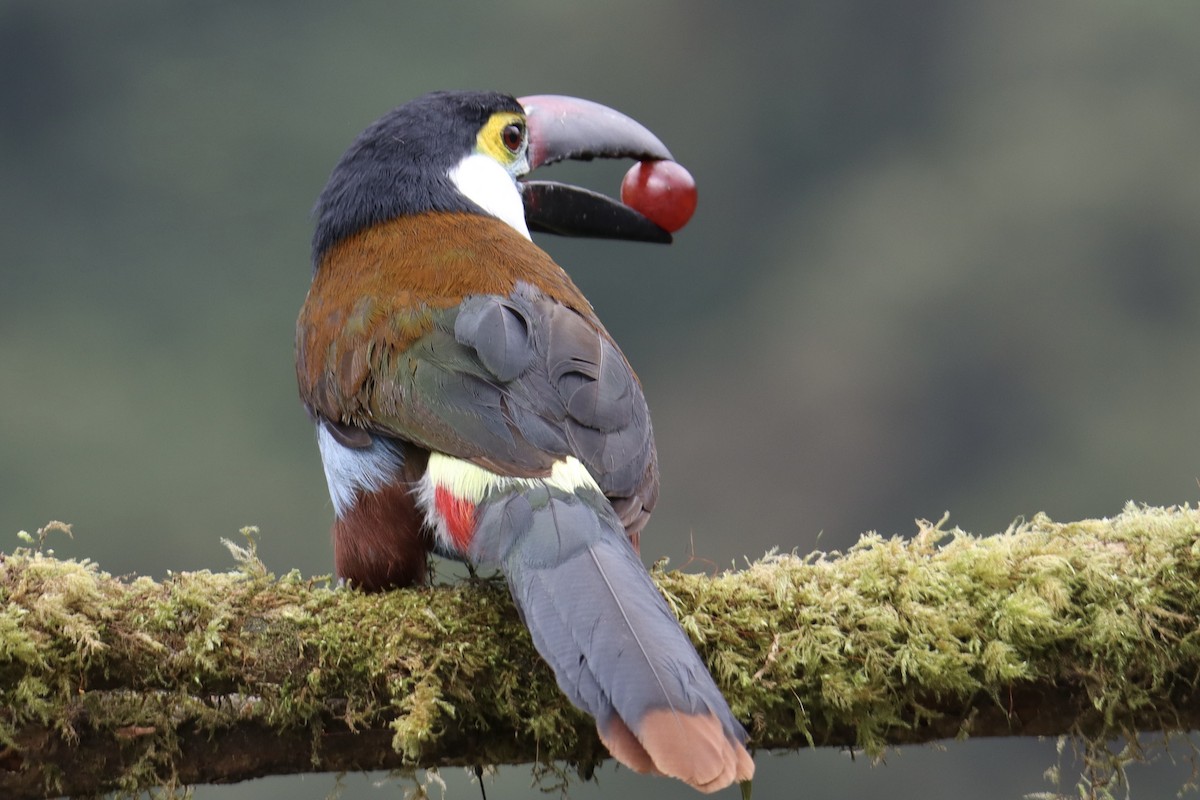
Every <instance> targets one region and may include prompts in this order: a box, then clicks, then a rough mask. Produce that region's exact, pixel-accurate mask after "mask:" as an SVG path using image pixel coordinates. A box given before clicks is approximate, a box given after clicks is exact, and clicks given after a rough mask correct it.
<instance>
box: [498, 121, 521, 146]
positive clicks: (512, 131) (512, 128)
mask: <svg viewBox="0 0 1200 800" xmlns="http://www.w3.org/2000/svg"><path fill="white" fill-rule="evenodd" d="M500 140H501V141H502V142H504V146H505V147H507V148H508V150H509V152H511V153H516V152H518V151H519V150H520V149H521V143H522V142H524V141H525V126H524V125H522V124H521V123H519V122H511V123H509V124H508V125H505V126H504V130H502V131H500Z"/></svg>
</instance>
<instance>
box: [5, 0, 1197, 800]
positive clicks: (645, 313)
mask: <svg viewBox="0 0 1200 800" xmlns="http://www.w3.org/2000/svg"><path fill="white" fill-rule="evenodd" d="M0 76H2V77H0V243H2V244H3V255H2V256H0V277H2V278H3V289H2V290H0V374H2V375H3V376H4V378H3V380H2V381H0V531H5V530H7V531H13V532H15V531H16V530H18V529H20V528H32V527H36V526H39V525H41V524H43V523H44V522H45V521H46V520H48V519H52V518H54V519H65V520H68V521H70V522H72V523H74V525H75V531H76V534H77V538H76V539H75V540H74V541H73V542H67V543H64V544H63V545H62V546H61V547H60V550H61V551H62V552H63V554H64V555H80V556H91V557H94V558H96V559H98V560H99V561H100V562H101V563H103V564H105V566H106V568H108V569H111V570H114V571H116V572H118V573H119V572H138V573H148V574H154V575H162V574H163V573H164V572H165V571H166V570H167V569H192V568H200V567H209V566H214V565H220V564H222V563H223V558H224V554H223V551H222V549H221V547H220V544H219V541H218V540H219V537H220V536H222V535H229V534H230V533H232V532H233V531H236V530H238V529H239V528H240V527H241V526H243V525H246V524H256V525H259V526H260V527H261V529H262V531H263V541H262V544H261V547H260V553H261V555H262V556H263V558H264V559H265V561H266V562H267V563H268V565H269V566H270V567H271V568H272V569H275V570H279V571H285V570H288V569H291V568H298V569H300V570H302V571H303V572H305V573H307V574H312V573H320V572H326V571H328V570H329V568H330V561H331V558H330V556H331V550H330V546H329V544H328V538H327V526H328V521H329V519H330V517H331V514H332V510H331V507H330V504H329V502H328V499H327V498H326V496H325V488H324V481H323V477H322V474H321V469H320V465H319V461H318V458H317V454H316V448H315V447H314V441H313V435H312V432H311V428H310V427H309V425H308V423H307V420H306V419H305V418H304V414H303V412H302V411H301V409H300V407H299V404H298V401H297V400H296V397H295V389H294V379H293V376H292V366H291V362H292V329H293V323H294V318H295V313H296V310H297V309H298V307H299V305H300V302H301V301H302V299H303V296H304V292H305V289H306V286H307V282H308V276H309V270H310V266H309V263H308V237H309V235H310V233H311V227H310V220H309V218H308V213H309V210H310V208H311V204H312V201H313V199H314V198H315V196H316V194H317V192H318V191H319V190H320V187H321V185H322V183H323V181H324V179H325V177H326V176H327V175H328V171H329V169H330V168H331V167H332V165H333V163H334V161H335V160H336V159H337V157H338V155H339V154H340V153H341V151H342V150H343V149H344V148H345V147H346V145H347V144H348V143H349V142H350V140H351V139H352V138H353V136H354V135H355V134H356V133H357V132H358V131H359V130H361V129H362V128H363V127H364V126H365V125H366V124H367V123H369V122H370V121H371V120H372V119H374V118H375V117H377V116H378V115H379V114H381V113H382V112H383V111H385V110H387V109H388V108H389V107H391V106H393V105H396V104H398V103H400V102H402V101H404V100H406V99H408V98H410V97H412V96H414V95H416V94H419V93H421V92H423V91H426V90H428V89H433V88H440V87H446V88H450V87H490V88H499V89H505V90H510V91H512V92H514V93H516V94H522V93H530V92H562V93H568V94H575V95H579V96H583V97H589V98H592V99H595V100H599V101H602V102H606V103H609V104H611V105H614V106H616V107H619V108H621V109H622V110H624V111H626V112H627V113H630V114H631V115H632V116H634V117H636V118H638V119H639V120H641V121H643V122H644V123H646V124H647V125H648V126H649V127H651V128H652V129H654V130H655V131H656V132H657V133H658V134H659V135H660V136H661V137H662V138H663V139H664V141H666V142H667V143H668V144H669V145H670V146H671V148H672V150H673V151H674V153H675V155H676V156H677V157H678V158H679V159H680V160H681V161H682V162H683V163H684V164H686V165H687V166H688V167H689V169H691V170H692V172H693V174H694V175H695V176H696V178H697V181H698V183H699V186H700V192H701V203H700V209H699V212H698V213H697V215H696V218H695V219H694V220H693V222H692V224H691V226H690V227H689V228H688V229H687V230H685V231H684V232H683V234H682V235H680V236H679V237H678V241H677V243H676V244H675V245H674V246H672V247H670V248H653V247H646V246H638V245H630V244H612V243H600V242H576V241H558V240H550V239H548V240H545V241H544V242H543V245H544V246H545V247H547V248H548V249H549V250H550V251H551V252H552V253H553V254H554V255H555V256H556V258H558V259H559V261H560V262H561V263H563V264H565V265H566V266H567V267H568V268H569V270H570V271H571V273H572V275H573V276H574V277H575V279H576V280H577V282H578V283H579V284H580V286H581V287H582V288H583V289H584V291H585V292H586V293H587V294H588V296H589V297H590V298H591V299H592V300H593V302H594V303H595V305H596V306H597V309H598V310H599V312H600V315H601V317H602V318H603V319H604V320H605V322H606V324H607V325H608V326H609V328H610V330H612V332H613V334H614V335H615V337H616V338H617V340H618V341H619V342H621V344H622V346H623V348H624V349H625V351H626V354H627V355H628V356H629V358H630V360H631V361H632V362H633V364H634V365H635V367H636V368H637V369H638V371H639V374H640V375H641V377H642V379H643V381H644V383H645V384H646V387H647V392H648V396H649V400H650V404H651V409H652V411H653V413H654V418H655V425H656V430H657V433H658V441H659V450H660V454H661V461H662V467H663V497H662V502H661V504H660V506H659V509H660V510H659V511H658V512H657V513H656V515H655V519H654V522H653V523H652V525H651V527H650V528H649V529H648V531H647V535H646V537H645V539H644V551H645V553H646V554H647V555H648V556H649V557H651V558H654V557H658V556H659V555H662V554H666V555H670V556H671V557H672V559H673V560H674V563H676V564H681V563H684V562H687V561H688V560H689V558H690V557H692V556H694V557H695V559H696V564H697V566H703V565H704V564H706V563H710V562H716V563H720V564H727V563H729V562H730V560H731V559H735V558H739V557H740V556H742V555H747V556H751V557H754V556H758V555H761V554H762V553H763V552H764V551H765V550H767V549H768V548H769V547H771V546H773V545H779V546H781V547H782V548H784V549H790V548H793V547H794V548H798V549H799V550H800V551H801V552H804V551H807V550H810V549H812V548H813V547H814V546H815V545H816V544H817V542H818V539H819V541H820V546H821V547H823V548H838V547H844V546H845V545H847V544H848V543H849V542H850V541H852V540H853V538H854V537H855V536H857V534H858V532H859V531H861V530H865V529H878V530H880V531H883V532H885V533H887V532H892V531H903V530H908V529H909V525H910V520H911V519H913V518H914V517H934V518H936V517H938V516H940V514H941V512H942V511H943V510H944V509H949V510H951V511H952V512H953V517H952V519H953V520H954V521H955V522H957V523H959V524H962V525H963V526H964V527H967V528H971V529H976V530H983V529H997V528H1003V527H1004V526H1005V525H1006V524H1007V523H1008V522H1009V521H1010V520H1011V519H1012V517H1014V516H1016V515H1018V514H1021V515H1032V514H1033V513H1035V512H1037V511H1047V512H1048V513H1050V514H1051V515H1052V516H1054V517H1058V518H1076V517H1084V516H1096V515H1101V514H1105V513H1115V512H1116V511H1117V510H1118V509H1119V508H1120V507H1121V506H1122V504H1123V503H1124V501H1125V500H1127V499H1135V500H1140V501H1146V502H1150V503H1166V504H1169V503H1175V502H1183V501H1187V500H1191V499H1193V498H1195V496H1196V492H1197V485H1196V480H1197V475H1200V463H1198V462H1200V456H1198V454H1200V428H1198V427H1197V425H1196V424H1195V419H1196V397H1198V396H1200V370H1197V369H1196V364H1198V363H1200V314H1197V313H1196V310H1197V309H1198V308H1200V269H1197V264H1196V262H1197V253H1200V226H1198V225H1197V220H1198V218H1200V168H1197V159H1196V155H1195V152H1196V147H1195V141H1196V138H1197V131H1200V94H1197V93H1196V91H1195V86H1196V85H1197V82H1198V80H1200V6H1196V5H1194V4H1181V3H1166V2H1155V1H1151V2H1143V3H1137V4H1128V3H1115V2H1095V3H1088V4H1084V3H1058V4H1044V3H1037V2H1033V0H1019V1H1018V2H1012V3H1004V4H992V5H986V4H976V5H963V4H955V3H949V2H945V1H944V0H941V1H939V0H920V1H919V2H915V3H905V4H879V3H864V2H848V3H835V4H800V3H793V4H784V3H758V4H746V3H742V4H723V3H716V2H709V1H708V0H703V1H702V2H692V3H685V2H674V3H671V2H663V3H655V4H645V3H637V4H635V3H633V2H630V0H615V2H610V3H607V4H605V5H604V6H602V7H599V6H595V5H586V4H578V5H576V4H560V3H553V2H548V1H547V0H518V2H514V3H506V4H474V5H459V4H404V5H397V4H391V3H380V2H369V1H368V0H348V1H347V2H344V3H337V4H334V3H329V4H307V5H297V4H290V3H284V2H270V1H268V0H242V1H240V2H233V0H212V1H211V2H207V3H188V2H182V1H181V0H176V1H175V2H167V1H166V0H107V2H104V3H95V2H88V1H87V0H3V2H0ZM607 167H608V168H609V169H607V170H606V169H605V168H604V167H603V166H596V165H593V167H591V168H586V169H585V168H583V167H580V168H577V171H576V172H574V173H571V172H567V171H564V172H562V173H560V174H562V175H578V176H582V178H584V179H586V180H588V182H589V185H592V186H593V187H594V188H600V189H606V190H608V191H613V192H615V190H616V187H617V181H618V180H619V174H620V172H621V170H622V169H623V167H622V166H614V165H607ZM555 169H558V168H555ZM551 177H553V176H551ZM995 747H1003V745H995ZM1014 747H1016V750H1017V752H1018V753H1023V752H1025V751H1026V750H1024V749H1022V748H1026V749H1030V748H1032V745H1028V744H1027V745H1017V746H1014ZM970 752H976V753H981V754H983V755H981V756H978V757H977V758H983V759H987V758H988V756H987V755H986V754H987V753H989V752H995V750H985V749H983V748H981V747H978V746H973V749H971V750H970ZM1036 752H1038V753H1039V754H1040V758H1041V759H1042V763H1041V765H1040V766H1034V767H1032V768H1031V770H1030V771H1029V772H1028V773H1026V774H1023V775H1021V776H1020V778H1019V780H1020V782H1019V783H1015V784H1014V783H1013V781H1014V780H1018V778H1017V777H1015V776H1014V774H1013V772H1012V771H1011V770H1007V769H1006V770H1002V771H1001V774H1000V775H997V776H992V777H995V779H996V780H995V785H996V786H997V787H1004V786H1007V787H1009V789H1010V791H1009V794H1010V795H1011V794H1012V792H1015V791H1017V789H1016V788H1013V787H1014V786H1016V787H1018V788H1019V789H1022V790H1035V789H1037V788H1038V786H1039V781H1040V778H1039V774H1040V769H1041V767H1044V766H1045V765H1046V763H1048V762H1049V761H1050V760H1052V758H1053V756H1052V754H1051V755H1047V753H1048V752H1049V750H1048V749H1047V748H1042V749H1040V750H1036ZM925 757H928V758H930V759H934V758H936V759H938V760H937V761H936V762H933V761H931V762H930V763H936V764H938V765H939V768H940V769H941V768H944V769H947V770H948V769H949V767H948V766H946V765H948V764H949V763H950V762H949V760H948V759H946V758H945V757H943V756H938V755H936V754H927V753H922V754H920V755H918V754H914V753H906V758H907V759H909V760H910V761H911V760H913V759H919V758H925ZM1016 757H1019V756H1013V758H1016ZM830 758H833V759H834V760H833V761H832V762H830V761H829V759H830ZM894 761H895V759H893V762H894ZM768 762H769V759H768ZM789 763H790V764H795V763H803V764H806V765H809V767H810V768H811V766H812V765H814V764H817V763H820V764H825V765H826V772H831V773H836V774H839V775H840V774H841V773H839V772H838V770H842V769H846V767H845V765H844V764H841V762H840V761H838V760H836V757H835V756H830V755H829V754H826V755H824V756H822V755H819V754H817V755H813V756H812V757H811V758H810V757H809V756H807V755H806V756H802V757H798V758H796V759H791V760H789ZM789 769H794V767H790V766H789V767H786V768H784V767H781V768H780V770H781V773H774V770H773V768H772V767H767V768H766V769H764V770H763V774H764V775H771V774H782V773H783V772H786V771H787V770H789ZM979 769H980V767H979V764H978V763H973V764H972V765H971V766H970V767H969V769H968V771H966V772H964V773H963V774H964V775H971V776H974V777H973V778H972V779H971V780H970V782H969V783H967V784H959V785H958V786H957V791H950V789H947V790H946V791H947V794H945V795H944V796H947V797H950V796H961V794H962V791H963V786H964V785H965V786H968V787H971V788H970V790H969V791H974V790H975V788H976V787H977V785H978V784H979V783H982V782H985V781H979V775H980V772H979ZM889 771H890V775H885V776H884V777H883V778H882V779H879V778H876V777H870V776H868V775H867V774H866V773H869V772H871V771H870V770H862V769H860V768H854V769H853V770H852V773H851V774H853V775H854V776H862V777H855V778H854V780H861V781H877V780H884V781H886V783H878V784H877V785H879V786H881V787H886V788H887V789H888V790H889V792H890V793H894V792H895V791H896V790H897V784H896V779H895V777H894V776H895V775H897V774H901V773H902V772H903V768H902V767H900V768H897V767H895V766H894V764H893V765H891V766H889ZM943 777H946V776H943ZM607 778H608V783H607V784H606V785H607V786H608V787H609V788H611V787H612V786H616V785H621V786H625V785H627V784H625V783H619V782H620V781H624V780H625V779H626V778H627V776H624V775H619V776H617V777H613V776H611V775H609V776H607ZM844 779H845V778H837V779H836V780H844ZM925 779H927V771H926V770H925V769H923V768H917V769H914V770H913V780H914V781H915V782H914V783H913V784H912V785H913V787H914V788H913V789H912V791H913V792H918V791H919V792H920V794H921V796H922V797H924V798H936V797H939V796H943V795H939V794H937V793H936V792H935V791H931V787H929V786H923V785H922V780H925ZM780 780H781V781H787V783H783V784H781V785H787V786H792V785H794V778H787V777H782V778H780ZM831 780H834V779H831ZM285 783H286V782H285ZM515 783H516V784H517V785H523V784H522V779H521V778H520V777H518V778H517V779H516V781H515ZM945 783H946V786H948V787H949V786H954V784H953V781H952V780H950V779H949V777H946V781H945ZM306 785H311V784H306ZM628 785H631V786H636V785H638V783H637V782H636V781H633V782H631V783H629V784H628ZM768 785H769V784H768ZM830 785H831V786H832V785H835V784H830ZM865 785H866V784H856V785H855V786H856V787H857V788H855V786H852V787H851V788H848V789H846V790H845V791H847V793H849V794H851V795H857V794H859V793H861V792H862V791H863V789H862V786H865ZM1171 785H1178V781H1175V782H1174V783H1173V784H1171ZM654 786H655V789H656V790H662V787H661V786H660V785H659V784H654ZM323 787H324V785H323ZM918 787H919V788H918ZM810 788H811V790H812V791H811V793H810V792H806V795H807V796H809V797H817V796H819V795H818V794H817V793H816V787H810ZM326 789H327V787H324V788H321V789H317V790H315V791H316V792H317V794H314V796H320V793H323V792H324V791H325V790H326ZM998 790H1001V789H998ZM240 791H251V790H250V789H229V790H225V791H224V792H218V791H217V790H212V796H214V797H216V796H220V797H222V798H226V797H234V796H243V795H239V794H236V793H237V792H240ZM264 791H266V790H264ZM282 791H290V790H286V789H285V790H282ZM830 791H831V792H836V791H837V790H835V789H830ZM939 791H940V790H939ZM245 796H251V795H245ZM826 796H836V795H835V794H828V795H826Z"/></svg>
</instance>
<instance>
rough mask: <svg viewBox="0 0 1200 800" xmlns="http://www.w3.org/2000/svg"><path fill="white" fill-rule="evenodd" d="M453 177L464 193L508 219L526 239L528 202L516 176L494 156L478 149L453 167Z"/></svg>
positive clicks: (494, 213)
mask: <svg viewBox="0 0 1200 800" xmlns="http://www.w3.org/2000/svg"><path fill="white" fill-rule="evenodd" d="M450 180H451V181H453V182H454V185H455V186H457V187H458V190H459V191H460V192H462V193H463V195H464V196H465V197H467V198H469V199H470V200H471V202H473V203H475V204H476V205H477V206H479V207H480V208H482V209H483V210H484V211H486V212H487V213H489V214H491V215H492V216H493V217H496V218H497V219H501V220H503V221H504V222H507V223H508V224H509V226H511V227H512V228H514V229H515V230H516V231H517V232H518V233H520V234H521V235H522V236H524V237H525V238H526V239H529V238H532V237H530V235H529V228H528V227H527V226H526V225H525V205H524V203H522V202H521V191H520V190H519V189H518V188H517V185H516V183H515V182H514V181H513V179H512V176H511V175H509V174H508V172H507V171H505V169H504V167H502V166H500V165H499V164H497V163H496V161H495V159H493V158H491V157H490V156H485V155H481V154H479V153H476V154H475V155H470V156H467V157H466V158H464V159H463V160H462V161H460V162H458V166H456V167H454V168H453V169H452V170H450Z"/></svg>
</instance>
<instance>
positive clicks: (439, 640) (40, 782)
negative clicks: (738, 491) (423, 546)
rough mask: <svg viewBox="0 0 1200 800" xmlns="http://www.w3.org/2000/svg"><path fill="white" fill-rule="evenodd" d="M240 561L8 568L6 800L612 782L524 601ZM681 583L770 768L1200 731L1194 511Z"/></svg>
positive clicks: (673, 586) (685, 610)
mask: <svg viewBox="0 0 1200 800" xmlns="http://www.w3.org/2000/svg"><path fill="white" fill-rule="evenodd" d="M233 549H234V550H235V555H237V556H238V559H239V567H238V569H237V570H235V571H231V572H227V573H216V574H214V573H210V572H197V573H183V574H178V575H173V576H171V577H170V578H169V579H168V580H166V581H163V582H161V583H160V582H155V581H152V580H150V579H148V578H138V579H136V580H133V581H126V580H121V579H117V578H113V577H112V576H110V575H108V574H106V573H104V572H101V571H100V570H99V569H97V568H96V566H95V565H94V564H91V563H88V562H84V563H78V562H74V561H60V560H57V559H54V558H52V557H49V556H47V555H43V554H42V553H40V552H38V551H36V550H32V549H28V548H22V549H19V550H17V551H16V552H15V553H13V554H12V555H8V556H0V600H3V606H2V608H0V700H2V701H3V705H2V706H0V795H2V796H4V797H11V798H33V797H44V796H53V795H56V794H95V793H99V792H105V791H112V790H124V791H128V792H132V791H135V790H137V789H145V788H147V787H150V786H161V785H167V786H172V785H180V784H192V783H206V782H221V783H224V782H231V781H237V780H243V779H246V778H252V777H259V776H263V775H268V774H287V773H295V772H317V771H343V770H365V769H385V768H401V767H403V768H411V767H417V766H435V765H439V766H446V765H455V764H458V765H471V764H509V763H528V762H534V761H540V762H550V761H559V762H567V763H569V764H573V765H575V766H577V767H579V768H580V770H581V771H582V772H584V773H586V772H587V771H588V770H590V769H591V767H592V766H593V765H595V764H596V763H598V762H599V761H601V760H603V759H604V758H605V757H606V754H605V752H604V750H603V748H602V747H601V746H600V744H599V742H598V741H597V739H596V736H595V732H594V729H593V727H592V723H591V721H590V720H589V719H587V718H586V717H585V716H583V715H582V714H580V713H579V712H577V711H575V710H574V709H573V708H571V706H570V704H569V703H568V702H567V701H566V700H565V699H564V698H563V697H562V695H561V694H560V693H559V692H558V691H557V688H556V687H555V685H554V680H553V677H552V676H551V675H550V673H549V671H548V669H547V668H546V667H545V666H544V665H543V664H542V663H541V661H540V660H539V659H538V657H537V656H536V654H535V653H534V651H533V649H532V646H531V644H530V642H529V638H528V636H527V634H526V633H525V632H524V630H523V628H522V626H521V624H520V621H519V620H518V619H517V616H516V613H515V612H514V610H513V607H512V605H511V603H510V602H509V600H508V597H507V593H506V591H505V590H504V588H503V586H501V585H499V584H497V583H495V582H490V583H489V582H468V583H465V584H462V585H458V586H451V587H436V588H430V589H420V590H409V591H397V592H390V593H387V594H376V595H367V594H363V593H359V592H354V591H347V590H338V589H333V588H330V587H329V586H328V585H327V583H326V582H325V581H310V580H306V579H304V578H301V577H300V576H299V575H296V574H289V575H285V576H283V577H282V578H275V577H274V576H272V575H269V574H267V572H266V571H265V569H264V568H263V566H262V564H261V563H260V562H259V561H258V560H257V558H256V557H255V556H254V555H253V553H252V552H249V551H246V550H242V549H241V548H233ZM656 579H657V580H658V583H659V585H660V587H661V588H662V590H663V591H664V593H665V594H666V595H667V597H668V600H669V602H670V603H671V604H672V606H673V607H674V609H675V611H676V612H677V613H678V614H679V615H680V617H681V621H682V624H683V626H684V628H685V629H686V630H687V631H688V633H689V634H690V635H691V636H692V638H693V640H695V641H696V642H697V643H698V646H699V648H700V650H701V653H702V655H704V657H705V658H706V660H707V661H708V663H709V665H710V667H711V668H712V670H713V673H714V675H715V676H716V677H717V680H718V683H719V684H720V685H721V686H722V688H723V689H724V691H725V693H726V696H727V697H728V698H729V701H730V705H731V706H732V708H733V710H734V713H735V714H737V715H738V716H739V717H740V718H742V719H743V720H745V721H746V722H747V723H748V728H749V729H750V731H751V735H752V739H753V742H752V744H753V746H754V747H756V748H759V749H772V750H776V749H796V748H800V747H805V746H828V745H838V746H853V747H858V748H863V749H865V750H866V751H867V752H869V753H878V752H880V751H881V750H882V748H884V747H885V746H886V745H888V744H899V743H911V742H923V741H931V740H935V739H943V738H949V737H964V736H1012V735H1035V734H1036V735H1053V734H1064V733H1066V734H1073V735H1079V736H1085V737H1089V738H1091V739H1094V740H1096V741H1103V740H1104V739H1105V738H1107V737H1112V736H1115V735H1121V734H1125V735H1128V734H1130V733H1132V732H1134V731H1143V730H1167V731H1170V730H1188V729H1194V728H1197V727H1200V694H1198V691H1197V680H1198V679H1200V631H1198V625H1197V619H1198V618H1200V511H1197V510H1194V509H1188V508H1184V509H1155V508H1138V507H1132V506H1131V507H1129V508H1127V509H1126V510H1125V512H1124V513H1122V514H1121V515H1120V516H1119V517H1117V518H1115V519H1112V520H1091V521H1084V522H1077V523H1069V524H1056V523H1053V522H1051V521H1050V520H1049V519H1047V518H1045V517H1041V516H1039V517H1036V518H1035V519H1033V520H1032V521H1031V522H1029V523H1028V524H1022V525H1017V526H1014V527H1013V528H1011V529H1010V530H1008V531H1006V532H1005V533H1003V534H999V535H996V536H991V537H987V538H977V537H974V536H971V535H968V534H965V533H962V532H961V531H947V530H944V529H943V528H942V527H941V525H930V524H927V523H921V524H920V529H919V531H918V533H917V535H916V536H915V537H914V538H912V539H909V540H902V539H899V538H895V539H883V538H881V537H879V536H876V535H867V536H864V537H863V539H862V540H861V541H860V543H859V544H858V545H856V546H855V547H854V548H852V549H851V550H850V551H848V552H847V553H845V554H830V555H813V556H809V557H806V558H797V557H794V556H770V557H768V558H766V559H764V560H762V561H759V562H757V563H755V564H752V565H750V566H749V567H748V568H747V569H746V570H744V571H740V572H736V573H728V574H723V575H719V576H716V577H706V576H697V575H685V574H680V573H675V572H670V573H661V574H656Z"/></svg>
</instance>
